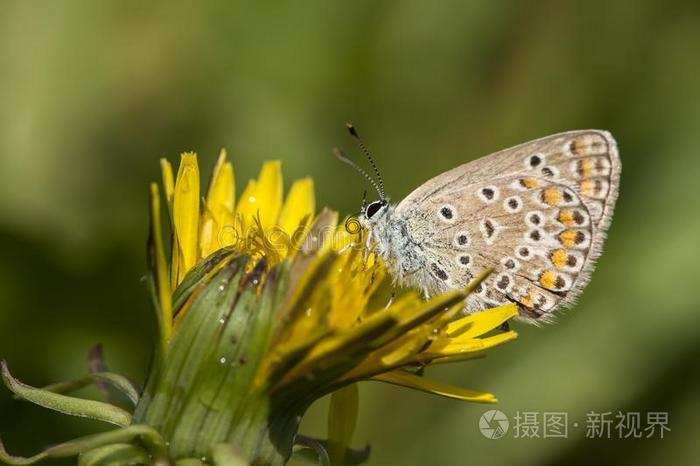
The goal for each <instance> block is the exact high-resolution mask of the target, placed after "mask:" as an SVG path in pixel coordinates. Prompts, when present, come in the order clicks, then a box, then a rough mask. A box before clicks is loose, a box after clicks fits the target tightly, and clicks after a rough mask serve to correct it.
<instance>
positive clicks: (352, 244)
mask: <svg viewBox="0 0 700 466" xmlns="http://www.w3.org/2000/svg"><path fill="white" fill-rule="evenodd" d="M354 247H355V242H354V241H353V242H352V243H348V244H346V245H345V246H343V247H342V248H340V250H339V251H338V254H342V253H344V252H345V251H347V250H348V249H352V248H354Z"/></svg>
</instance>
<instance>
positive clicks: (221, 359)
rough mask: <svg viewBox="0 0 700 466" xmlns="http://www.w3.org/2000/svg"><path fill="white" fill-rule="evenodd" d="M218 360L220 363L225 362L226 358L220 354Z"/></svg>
mask: <svg viewBox="0 0 700 466" xmlns="http://www.w3.org/2000/svg"><path fill="white" fill-rule="evenodd" d="M219 362H220V363H221V364H226V358H225V357H223V356H221V358H220V359H219Z"/></svg>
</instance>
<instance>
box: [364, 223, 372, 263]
mask: <svg viewBox="0 0 700 466" xmlns="http://www.w3.org/2000/svg"><path fill="white" fill-rule="evenodd" d="M371 246H372V231H368V232H367V241H365V254H364V262H365V266H367V261H368V260H369V250H370V247H371Z"/></svg>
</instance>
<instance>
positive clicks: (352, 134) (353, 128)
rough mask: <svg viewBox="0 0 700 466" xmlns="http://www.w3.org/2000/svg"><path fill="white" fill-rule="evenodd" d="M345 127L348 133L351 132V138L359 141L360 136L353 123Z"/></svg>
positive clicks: (346, 124)
mask: <svg viewBox="0 0 700 466" xmlns="http://www.w3.org/2000/svg"><path fill="white" fill-rule="evenodd" d="M345 127H346V128H347V129H348V132H350V136H352V137H354V138H356V139H359V138H360V136H358V134H357V131H356V130H355V127H354V126H353V124H352V123H345Z"/></svg>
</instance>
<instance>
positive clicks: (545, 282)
mask: <svg viewBox="0 0 700 466" xmlns="http://www.w3.org/2000/svg"><path fill="white" fill-rule="evenodd" d="M556 281H557V274H556V272H554V271H553V270H547V271H546V272H542V274H541V275H540V285H542V287H544V288H554V284H555V283H556Z"/></svg>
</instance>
